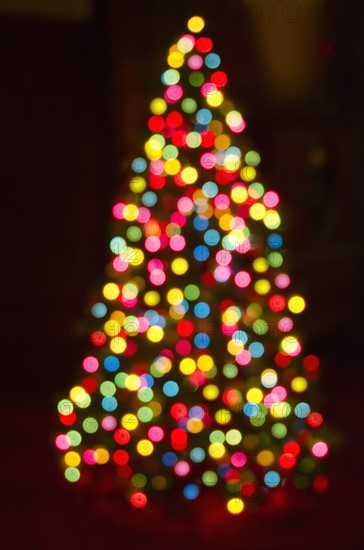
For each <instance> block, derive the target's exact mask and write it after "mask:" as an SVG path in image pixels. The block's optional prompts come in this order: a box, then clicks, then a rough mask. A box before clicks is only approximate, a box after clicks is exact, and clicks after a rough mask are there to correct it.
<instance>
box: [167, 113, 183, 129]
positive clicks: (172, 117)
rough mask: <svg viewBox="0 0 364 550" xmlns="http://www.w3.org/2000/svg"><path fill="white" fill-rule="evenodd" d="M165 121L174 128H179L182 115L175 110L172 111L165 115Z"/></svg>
mask: <svg viewBox="0 0 364 550" xmlns="http://www.w3.org/2000/svg"><path fill="white" fill-rule="evenodd" d="M167 122H168V124H170V125H171V126H174V127H175V128H179V127H180V126H181V124H182V123H183V116H182V115H181V113H178V112H177V111H172V112H171V113H169V115H168V116H167Z"/></svg>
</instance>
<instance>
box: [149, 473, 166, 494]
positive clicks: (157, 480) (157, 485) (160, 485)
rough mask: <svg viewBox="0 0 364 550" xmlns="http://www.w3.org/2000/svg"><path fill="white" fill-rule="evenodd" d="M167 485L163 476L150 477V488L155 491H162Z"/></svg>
mask: <svg viewBox="0 0 364 550" xmlns="http://www.w3.org/2000/svg"><path fill="white" fill-rule="evenodd" d="M167 485H168V483H167V480H166V478H165V477H163V476H154V477H152V486H153V487H154V489H156V491H163V489H165V488H166V487H167Z"/></svg>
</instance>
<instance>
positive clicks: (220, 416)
mask: <svg viewBox="0 0 364 550" xmlns="http://www.w3.org/2000/svg"><path fill="white" fill-rule="evenodd" d="M215 420H216V422H217V423H218V424H221V425H222V426H224V425H225V424H229V422H230V420H231V412H230V411H228V410H227V409H220V410H219V411H217V413H216V414H215Z"/></svg>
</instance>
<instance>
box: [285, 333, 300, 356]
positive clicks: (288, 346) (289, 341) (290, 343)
mask: <svg viewBox="0 0 364 550" xmlns="http://www.w3.org/2000/svg"><path fill="white" fill-rule="evenodd" d="M298 346H299V342H298V339H297V338H296V337H295V336H293V335H291V334H290V335H289V336H285V337H284V338H283V340H282V341H281V347H282V350H283V351H284V352H285V353H288V355H291V354H292V353H294V352H295V351H297V349H298Z"/></svg>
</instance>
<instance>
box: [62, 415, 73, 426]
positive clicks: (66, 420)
mask: <svg viewBox="0 0 364 550" xmlns="http://www.w3.org/2000/svg"><path fill="white" fill-rule="evenodd" d="M59 419H60V421H61V422H62V424H63V425H64V426H72V424H74V423H75V422H76V413H75V412H71V414H60V415H59Z"/></svg>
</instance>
